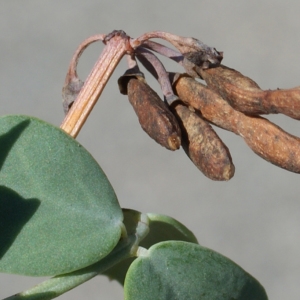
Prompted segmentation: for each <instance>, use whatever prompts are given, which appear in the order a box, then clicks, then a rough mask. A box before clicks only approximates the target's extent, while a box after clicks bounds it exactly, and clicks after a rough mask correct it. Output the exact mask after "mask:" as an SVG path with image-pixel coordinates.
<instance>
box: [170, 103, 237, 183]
mask: <svg viewBox="0 0 300 300" xmlns="http://www.w3.org/2000/svg"><path fill="white" fill-rule="evenodd" d="M172 110H173V111H174V114H175V116H176V117H177V119H178V122H179V125H180V127H181V133H182V141H181V144H182V147H183V149H184V151H185V153H186V154H187V156H188V157H189V158H190V159H191V161H192V162H193V163H194V164H195V166H196V167H197V168H198V169H199V170H200V171H201V172H202V173H203V174H204V175H205V176H207V177H208V178H210V179H212V180H220V181H221V180H229V179H230V178H232V177H233V175H234V170H235V168H234V164H233V163H232V159H231V155H230V153H229V150H228V148H227V147H226V146H225V145H224V143H223V142H222V141H221V139H220V138H219V136H218V135H217V134H216V132H215V131H214V130H213V129H212V127H211V126H210V124H208V123H207V122H206V121H205V120H203V118H202V117H201V116H200V115H199V114H197V113H196V112H193V111H191V110H190V109H189V108H188V107H186V106H185V105H183V104H182V103H180V102H176V103H174V105H173V106H172Z"/></svg>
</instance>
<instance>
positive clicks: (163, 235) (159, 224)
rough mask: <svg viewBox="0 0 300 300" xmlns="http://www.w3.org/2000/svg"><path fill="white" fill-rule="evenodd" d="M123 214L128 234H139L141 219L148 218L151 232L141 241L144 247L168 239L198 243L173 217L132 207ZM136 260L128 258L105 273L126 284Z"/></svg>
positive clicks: (124, 210)
mask: <svg viewBox="0 0 300 300" xmlns="http://www.w3.org/2000/svg"><path fill="white" fill-rule="evenodd" d="M123 214H124V224H125V226H126V229H127V233H128V235H130V234H135V235H138V233H137V232H136V228H138V223H139V221H140V220H141V219H144V220H145V219H147V220H148V224H147V225H148V227H149V232H148V234H147V235H146V236H145V237H144V238H143V240H142V241H141V242H140V243H139V245H140V246H142V247H144V248H149V247H151V246H152V245H155V244H156V243H159V242H162V241H168V240H178V241H187V242H191V243H198V242H197V239H196V237H195V236H194V234H193V233H192V232H191V231H190V230H189V229H187V228H186V227H185V226H184V225H183V224H181V223H180V222H178V221H176V220H175V219H173V218H171V217H168V216H165V215H159V214H153V213H148V214H142V213H141V212H138V211H136V210H132V209H123ZM134 260H135V257H130V258H127V259H126V260H124V261H122V262H120V263H118V264H116V265H115V266H114V267H112V268H110V269H109V270H107V271H105V273H104V274H103V275H107V276H109V278H110V279H114V280H117V281H118V282H119V283H121V284H122V285H124V280H125V276H126V273H127V271H128V268H129V267H130V265H131V263H132V262H133V261H134Z"/></svg>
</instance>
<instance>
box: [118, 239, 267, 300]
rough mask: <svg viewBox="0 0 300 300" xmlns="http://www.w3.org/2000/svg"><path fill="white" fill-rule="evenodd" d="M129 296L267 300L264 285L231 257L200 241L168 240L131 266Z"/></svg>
mask: <svg viewBox="0 0 300 300" xmlns="http://www.w3.org/2000/svg"><path fill="white" fill-rule="evenodd" d="M124 290H125V299H126V300H135V299H139V300H140V299H143V300H147V299H149V300H150V299H151V300H152V299H156V300H163V299H165V300H169V299H172V300H182V299H185V300H194V299H195V300H196V299H197V300H199V299H201V300H204V299H205V300H227V299H228V300H232V299H235V300H266V299H267V295H266V293H265V290H264V288H263V287H262V286H261V285H260V284H259V282H258V281H256V279H254V278H253V277H252V276H251V275H249V274H248V273H246V272H245V271H244V270H243V269H242V268H240V267H239V266H238V265H236V264H235V263H234V262H232V261H231V260H229V259H228V258H226V257H224V256H222V255H221V254H218V253H216V252H214V251H212V250H209V249H207V248H204V247H201V246H200V245H197V244H193V243H188V242H180V241H167V242H161V243H159V244H156V245H154V246H153V247H151V248H150V249H149V250H148V251H146V252H145V256H141V257H139V258H137V259H136V260H135V261H134V262H133V263H132V264H131V266H130V268H129V270H128V272H127V275H126V279H125V285H124Z"/></svg>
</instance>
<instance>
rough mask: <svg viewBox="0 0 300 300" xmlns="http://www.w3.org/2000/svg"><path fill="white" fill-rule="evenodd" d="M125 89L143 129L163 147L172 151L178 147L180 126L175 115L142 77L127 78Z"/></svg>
mask: <svg viewBox="0 0 300 300" xmlns="http://www.w3.org/2000/svg"><path fill="white" fill-rule="evenodd" d="M119 82H120V80H119ZM124 90H125V89H124ZM126 90H127V95H128V99H129V102H130V103H131V105H132V106H133V109H134V111H135V113H136V115H137V116H138V119H139V122H140V124H141V127H142V128H143V130H144V131H145V132H146V133H147V134H148V135H149V136H150V137H151V138H152V139H154V140H155V141H156V142H157V143H159V144H160V145H162V146H163V147H165V148H167V149H169V150H173V151H174V150H177V149H179V147H180V144H181V131H180V127H179V125H178V122H177V120H176V118H175V116H174V115H173V114H172V113H171V111H170V110H169V108H168V107H167V105H166V104H165V103H164V102H163V101H162V100H161V99H160V97H159V96H158V95H157V93H156V92H155V91H153V90H152V89H151V88H150V87H149V85H148V84H147V83H146V82H145V80H144V79H143V78H139V79H137V78H134V77H131V78H129V80H128V82H127V88H126Z"/></svg>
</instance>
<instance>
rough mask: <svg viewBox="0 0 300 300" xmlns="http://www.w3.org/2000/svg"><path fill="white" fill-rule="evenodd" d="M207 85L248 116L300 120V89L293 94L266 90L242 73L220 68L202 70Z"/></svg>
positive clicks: (221, 66) (294, 89) (296, 89)
mask: <svg viewBox="0 0 300 300" xmlns="http://www.w3.org/2000/svg"><path fill="white" fill-rule="evenodd" d="M199 74H200V75H201V77H202V78H203V79H204V80H205V81H206V83H207V85H208V86H209V87H210V88H211V89H213V90H214V91H216V92H217V93H218V94H220V95H221V96H222V97H223V98H224V99H225V100H227V101H228V102H229V103H230V104H231V105H232V107H234V108H235V109H237V110H239V111H241V112H244V113H246V114H277V113H282V114H284V115H287V116H289V117H291V118H294V119H297V120H300V87H296V88H293V89H289V90H280V89H278V90H266V91H264V90H262V89H261V88H260V87H259V86H258V85H257V83H256V82H254V81H253V80H252V79H250V78H249V77H246V76H244V75H242V74H241V73H240V72H238V71H236V70H234V69H230V68H228V67H226V66H223V65H220V66H219V67H216V68H211V69H207V70H203V69H199Z"/></svg>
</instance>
